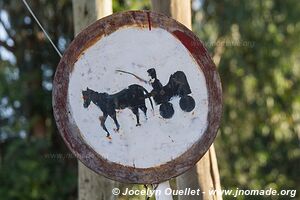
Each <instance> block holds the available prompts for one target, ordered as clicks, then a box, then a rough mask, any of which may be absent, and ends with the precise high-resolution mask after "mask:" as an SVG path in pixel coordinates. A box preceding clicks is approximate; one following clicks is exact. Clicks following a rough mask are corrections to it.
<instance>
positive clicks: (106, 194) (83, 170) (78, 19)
mask: <svg viewBox="0 0 300 200" xmlns="http://www.w3.org/2000/svg"><path fill="white" fill-rule="evenodd" d="M73 13H74V30H75V35H77V34H78V33H79V32H80V31H81V30H83V29H84V28H85V27H87V26H88V25H90V24H91V23H93V22H94V21H96V20H97V19H100V18H102V17H104V16H107V15H110V14H112V1H111V0H73ZM115 187H118V183H117V182H115V181H112V180H109V179H107V178H105V177H103V176H100V175H98V174H96V173H94V172H93V171H91V170H90V169H88V168H87V167H86V166H85V165H83V164H82V163H81V162H80V161H78V199H79V200H114V199H117V196H113V195H112V189H113V188H115Z"/></svg>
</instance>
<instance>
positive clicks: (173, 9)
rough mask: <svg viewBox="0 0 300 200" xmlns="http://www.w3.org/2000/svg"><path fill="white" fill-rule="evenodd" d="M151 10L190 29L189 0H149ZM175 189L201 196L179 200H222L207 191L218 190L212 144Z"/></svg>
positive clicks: (217, 173)
mask: <svg viewBox="0 0 300 200" xmlns="http://www.w3.org/2000/svg"><path fill="white" fill-rule="evenodd" d="M151 2H152V9H153V11H155V12H160V13H163V14H165V15H168V16H171V17H173V18H174V19H176V20H177V21H179V22H180V23H182V24H184V25H185V26H186V27H188V28H189V29H192V17H191V16H192V14H191V1H189V0H185V1H183V0H164V1H161V0H151ZM176 182H177V189H182V190H184V189H185V188H191V189H195V190H197V189H199V188H200V190H201V192H204V193H202V196H200V197H199V196H179V197H178V199H179V200H183V199H184V200H210V199H216V200H222V195H220V194H218V193H216V194H215V195H211V196H210V195H209V190H220V189H221V184H220V176H219V170H218V163H217V157H216V153H215V148H214V145H213V144H212V145H211V147H210V149H209V150H208V151H207V153H206V154H205V155H204V156H203V157H202V159H201V160H200V161H199V162H198V163H197V164H196V166H195V167H193V168H192V169H191V170H189V171H188V172H186V173H184V174H182V175H181V176H179V177H177V179H176Z"/></svg>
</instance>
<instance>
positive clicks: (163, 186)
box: [155, 181, 173, 200]
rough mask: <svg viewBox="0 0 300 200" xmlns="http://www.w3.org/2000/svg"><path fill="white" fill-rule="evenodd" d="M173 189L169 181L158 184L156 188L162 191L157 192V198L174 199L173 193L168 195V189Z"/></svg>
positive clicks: (161, 199)
mask: <svg viewBox="0 0 300 200" xmlns="http://www.w3.org/2000/svg"><path fill="white" fill-rule="evenodd" d="M167 189H171V187H170V183H169V181H166V182H163V183H160V184H158V186H157V188H156V190H157V191H160V193H155V199H156V200H173V196H172V194H169V195H167V192H166V190H167Z"/></svg>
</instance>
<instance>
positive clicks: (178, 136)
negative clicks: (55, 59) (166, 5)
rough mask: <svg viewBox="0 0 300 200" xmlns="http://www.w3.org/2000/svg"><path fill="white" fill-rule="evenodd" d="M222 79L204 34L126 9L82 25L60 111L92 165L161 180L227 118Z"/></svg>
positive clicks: (59, 79) (66, 130)
mask: <svg viewBox="0 0 300 200" xmlns="http://www.w3.org/2000/svg"><path fill="white" fill-rule="evenodd" d="M221 96H222V94H221V84H220V79H219V76H218V73H217V71H216V68H215V66H214V64H213V62H212V60H211V58H210V56H209V55H208V53H207V50H206V49H205V47H204V46H203V44H202V43H201V42H200V40H199V39H198V38H197V37H196V36H195V35H194V34H193V33H192V32H191V31H190V30H188V29H187V28H186V27H184V26H183V25H181V24H180V23H178V22H176V21H175V20H173V19H171V18H168V17H166V16H164V15H160V14H156V13H152V12H149V11H129V12H123V13H117V14H114V15H111V16H108V17H106V18H103V19H101V20H99V21H97V22H95V23H94V24H92V25H90V26H89V27H88V28H86V29H85V30H84V31H82V32H81V33H80V34H79V35H78V36H77V37H76V38H75V39H74V41H73V42H72V43H71V45H70V46H69V48H68V49H67V51H66V52H65V53H64V55H63V58H62V59H61V61H60V63H59V65H58V68H57V71H56V74H55V79H54V88H53V109H54V115H55V119H56V122H57V125H58V128H59V130H60V133H61V135H62V137H63V139H64V141H65V143H66V144H67V146H68V147H69V148H70V150H71V151H72V153H74V154H75V155H76V157H78V159H79V160H80V161H81V162H83V163H84V164H85V165H86V166H87V167H89V168H90V169H92V170H93V171H95V172H97V173H99V174H102V175H104V176H106V177H108V178H110V179H114V180H117V181H121V182H129V183H159V182H162V181H165V180H169V179H170V178H172V177H176V176H178V175H180V174H181V173H183V172H185V171H186V170H188V169H190V168H191V167H192V166H193V165H194V164H195V163H196V162H197V161H198V160H199V159H200V158H201V157H202V156H203V155H204V153H205V152H206V151H207V150H208V149H209V147H210V145H211V144H212V142H213V140H214V138H215V136H216V132H217V129H218V126H219V123H220V117H221V112H222V98H221Z"/></svg>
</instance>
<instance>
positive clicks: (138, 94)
mask: <svg viewBox="0 0 300 200" xmlns="http://www.w3.org/2000/svg"><path fill="white" fill-rule="evenodd" d="M82 95H83V99H84V102H83V107H84V108H87V107H88V106H89V105H90V103H91V102H93V103H94V104H95V105H96V106H98V107H99V108H100V109H101V111H102V112H103V116H100V117H99V120H100V123H101V126H102V128H103V129H104V130H105V132H106V133H107V135H106V137H108V138H110V133H109V131H108V130H107V128H106V126H105V121H106V119H107V116H110V117H111V118H112V119H113V120H114V122H115V125H116V131H118V130H119V128H120V125H119V122H118V120H117V116H116V110H119V109H125V108H129V109H131V110H132V112H133V113H134V114H135V116H136V120H137V123H136V126H140V125H141V124H140V120H139V109H141V110H142V111H143V112H144V114H145V117H146V118H147V107H146V104H145V99H146V98H149V101H150V104H151V107H152V109H153V103H152V100H151V98H150V96H151V95H150V94H149V93H148V91H147V90H146V89H145V88H144V87H142V86H140V85H136V84H134V85H130V86H128V88H127V89H124V90H122V91H120V92H118V93H115V94H111V95H109V94H107V93H98V92H96V91H93V90H91V89H89V88H87V89H86V90H84V91H82Z"/></svg>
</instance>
